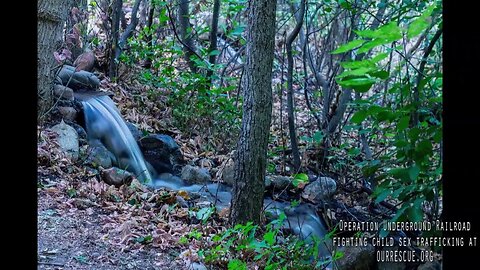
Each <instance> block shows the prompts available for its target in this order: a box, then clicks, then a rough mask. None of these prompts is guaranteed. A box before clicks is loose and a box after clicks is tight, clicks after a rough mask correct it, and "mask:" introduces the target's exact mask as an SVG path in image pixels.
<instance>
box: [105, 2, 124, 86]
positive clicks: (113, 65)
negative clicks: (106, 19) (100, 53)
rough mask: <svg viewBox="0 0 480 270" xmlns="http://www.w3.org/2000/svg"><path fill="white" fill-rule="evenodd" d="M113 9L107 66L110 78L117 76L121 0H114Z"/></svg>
mask: <svg viewBox="0 0 480 270" xmlns="http://www.w3.org/2000/svg"><path fill="white" fill-rule="evenodd" d="M114 1H115V2H114V4H113V10H112V35H111V37H112V40H111V47H110V63H109V67H108V76H110V79H113V78H116V77H117V57H116V52H117V46H118V37H119V35H120V17H121V13H122V5H123V0H114Z"/></svg>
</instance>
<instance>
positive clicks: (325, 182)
mask: <svg viewBox="0 0 480 270" xmlns="http://www.w3.org/2000/svg"><path fill="white" fill-rule="evenodd" d="M336 190H337V183H336V182H335V180H333V179H332V178H330V177H319V178H318V179H317V180H315V181H314V182H312V183H310V184H308V185H306V186H305V189H304V190H303V192H302V198H304V199H306V200H308V201H310V202H313V203H317V204H318V203H320V202H321V201H325V200H328V199H330V198H331V196H332V195H333V194H334V193H335V191H336Z"/></svg>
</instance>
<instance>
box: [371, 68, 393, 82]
mask: <svg viewBox="0 0 480 270" xmlns="http://www.w3.org/2000/svg"><path fill="white" fill-rule="evenodd" d="M368 75H370V76H372V77H376V78H379V79H382V80H385V79H386V78H388V76H389V75H390V73H388V71H386V70H375V71H373V72H369V73H368Z"/></svg>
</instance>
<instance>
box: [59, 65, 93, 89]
mask: <svg viewBox="0 0 480 270" xmlns="http://www.w3.org/2000/svg"><path fill="white" fill-rule="evenodd" d="M57 76H58V78H59V79H57V81H61V82H62V83H61V84H62V85H65V86H68V87H70V88H71V89H73V90H74V91H75V90H79V89H96V88H98V86H99V85H100V80H99V79H98V77H97V76H95V74H93V73H91V72H88V71H84V70H80V71H75V67H72V66H69V65H64V66H63V67H62V69H61V70H60V72H59V73H58V75H57Z"/></svg>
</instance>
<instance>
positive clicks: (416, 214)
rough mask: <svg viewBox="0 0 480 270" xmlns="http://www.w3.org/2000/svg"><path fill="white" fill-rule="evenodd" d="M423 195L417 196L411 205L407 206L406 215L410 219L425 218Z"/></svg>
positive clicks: (418, 219) (419, 219)
mask: <svg viewBox="0 0 480 270" xmlns="http://www.w3.org/2000/svg"><path fill="white" fill-rule="evenodd" d="M423 201H424V198H423V197H420V198H417V199H416V200H415V201H414V202H413V203H412V204H410V207H408V208H407V212H406V215H407V217H408V219H409V220H410V221H413V222H418V221H422V220H423V210H422V202H423Z"/></svg>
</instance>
